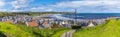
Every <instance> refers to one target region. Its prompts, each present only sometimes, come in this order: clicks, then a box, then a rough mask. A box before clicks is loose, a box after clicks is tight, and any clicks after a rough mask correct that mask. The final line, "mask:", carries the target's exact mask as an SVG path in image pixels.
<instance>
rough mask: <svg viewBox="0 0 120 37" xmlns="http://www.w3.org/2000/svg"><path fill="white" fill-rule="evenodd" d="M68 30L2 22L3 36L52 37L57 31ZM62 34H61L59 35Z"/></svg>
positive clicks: (0, 32) (0, 23)
mask: <svg viewBox="0 0 120 37" xmlns="http://www.w3.org/2000/svg"><path fill="white" fill-rule="evenodd" d="M66 31H67V29H66V28H55V29H39V28H35V27H27V26H24V25H15V24H10V23H5V22H0V36H1V37H2V36H3V37H52V35H56V33H57V34H58V33H61V32H62V33H64V32H66ZM60 35H61V34H59V35H58V36H60Z"/></svg>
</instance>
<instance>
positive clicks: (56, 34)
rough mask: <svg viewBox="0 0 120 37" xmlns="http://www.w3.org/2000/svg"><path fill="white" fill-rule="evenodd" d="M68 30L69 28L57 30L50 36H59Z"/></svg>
mask: <svg viewBox="0 0 120 37" xmlns="http://www.w3.org/2000/svg"><path fill="white" fill-rule="evenodd" d="M68 30H70V29H63V30H61V31H58V32H57V33H55V34H54V35H52V37H60V36H61V35H62V34H63V33H65V32H67V31H68Z"/></svg>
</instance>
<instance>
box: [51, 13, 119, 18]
mask: <svg viewBox="0 0 120 37" xmlns="http://www.w3.org/2000/svg"><path fill="white" fill-rule="evenodd" d="M53 17H56V18H57V19H104V18H108V17H120V13H77V14H76V16H75V14H55V15H54V16H53Z"/></svg>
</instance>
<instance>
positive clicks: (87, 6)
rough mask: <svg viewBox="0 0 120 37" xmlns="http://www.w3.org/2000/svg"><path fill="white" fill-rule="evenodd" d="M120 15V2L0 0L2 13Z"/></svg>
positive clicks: (91, 0)
mask: <svg viewBox="0 0 120 37" xmlns="http://www.w3.org/2000/svg"><path fill="white" fill-rule="evenodd" d="M74 9H77V12H78V13H120V0H0V12H21V11H23V12H24V11H26V12H29V11H30V12H74V11H75V10H74Z"/></svg>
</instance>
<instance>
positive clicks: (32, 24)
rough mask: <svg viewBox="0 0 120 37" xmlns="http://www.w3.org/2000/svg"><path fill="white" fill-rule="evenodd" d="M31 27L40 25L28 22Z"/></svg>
mask: <svg viewBox="0 0 120 37" xmlns="http://www.w3.org/2000/svg"><path fill="white" fill-rule="evenodd" d="M28 25H29V26H32V27H35V26H38V23H37V22H36V21H32V22H28Z"/></svg>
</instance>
